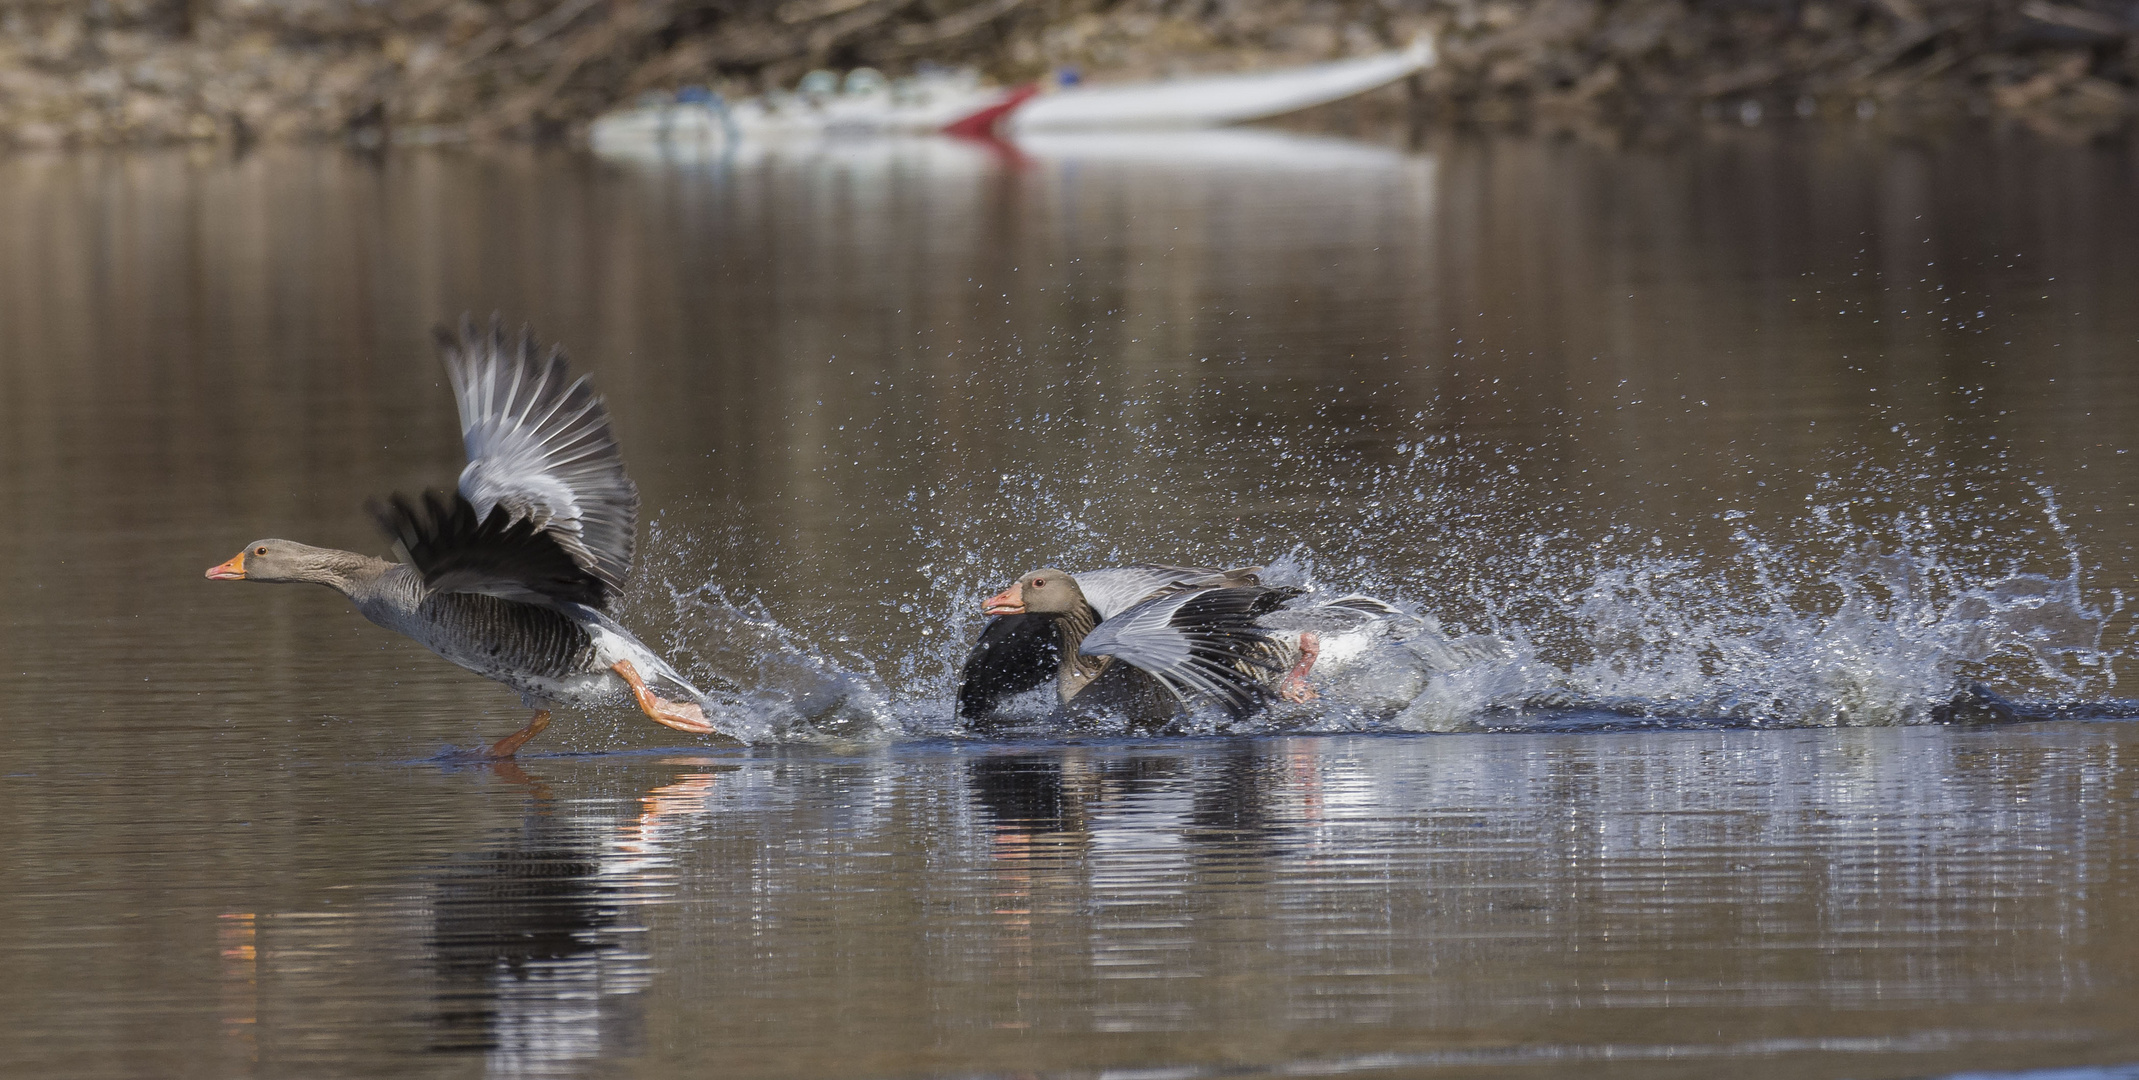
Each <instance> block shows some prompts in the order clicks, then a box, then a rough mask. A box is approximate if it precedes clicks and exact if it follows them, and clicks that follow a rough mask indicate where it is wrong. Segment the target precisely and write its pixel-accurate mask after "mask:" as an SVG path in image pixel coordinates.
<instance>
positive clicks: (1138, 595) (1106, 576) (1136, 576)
mask: <svg viewBox="0 0 2139 1080" xmlns="http://www.w3.org/2000/svg"><path fill="white" fill-rule="evenodd" d="M1261 570H1262V567H1260V566H1245V567H1241V568H1239V569H1235V570H1213V569H1210V568H1208V567H1195V566H1163V565H1160V564H1158V563H1138V564H1136V565H1134V566H1113V567H1107V568H1106V569H1103V570H1087V571H1085V572H1083V573H1081V574H1073V575H1071V576H1072V577H1075V578H1076V579H1077V589H1078V591H1080V592H1082V593H1084V600H1085V602H1086V603H1088V604H1090V605H1092V610H1093V611H1096V612H1098V613H1099V617H1100V618H1101V619H1111V618H1113V617H1114V616H1116V615H1119V614H1121V613H1122V612H1125V611H1127V610H1129V609H1130V608H1132V607H1134V606H1136V605H1137V604H1139V603H1142V602H1143V601H1145V600H1149V599H1151V598H1152V597H1154V596H1157V595H1159V594H1161V593H1169V592H1178V591H1180V590H1182V589H1189V588H1198V587H1207V586H1216V585H1253V584H1255V583H1256V577H1255V575H1256V574H1257V573H1258V572H1259V571H1261Z"/></svg>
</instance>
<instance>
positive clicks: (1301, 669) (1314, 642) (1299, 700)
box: [1277, 630, 1322, 704]
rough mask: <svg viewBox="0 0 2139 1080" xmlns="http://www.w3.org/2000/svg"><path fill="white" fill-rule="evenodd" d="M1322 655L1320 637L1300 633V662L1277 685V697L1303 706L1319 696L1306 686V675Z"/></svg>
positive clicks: (1311, 632)
mask: <svg viewBox="0 0 2139 1080" xmlns="http://www.w3.org/2000/svg"><path fill="white" fill-rule="evenodd" d="M1321 655H1322V636H1321V635H1320V634H1317V633H1315V632H1314V631H1312V630H1305V631H1302V632H1301V633H1300V661H1299V663H1296V664H1294V665H1292V670H1291V671H1288V672H1286V673H1285V681H1283V682H1281V683H1279V684H1278V690H1277V696H1279V697H1281V698H1284V699H1285V700H1286V701H1290V702H1294V703H1296V704H1305V703H1306V702H1310V701H1313V700H1315V698H1317V697H1320V696H1321V695H1319V694H1317V693H1315V688H1314V687H1312V686H1309V685H1307V673H1308V672H1310V671H1313V670H1314V668H1315V659H1316V658H1317V657H1319V656H1321Z"/></svg>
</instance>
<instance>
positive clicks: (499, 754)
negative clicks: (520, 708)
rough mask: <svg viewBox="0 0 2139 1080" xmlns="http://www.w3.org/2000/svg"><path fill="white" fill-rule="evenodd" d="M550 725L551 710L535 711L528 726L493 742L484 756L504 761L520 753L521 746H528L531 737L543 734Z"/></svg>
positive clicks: (484, 752)
mask: <svg viewBox="0 0 2139 1080" xmlns="http://www.w3.org/2000/svg"><path fill="white" fill-rule="evenodd" d="M549 726H550V711H549V710H548V709H543V710H540V711H538V712H536V713H535V715H534V718H533V719H531V720H529V721H528V722H527V726H526V727H524V728H521V729H520V730H518V731H515V732H513V733H512V734H510V735H507V736H505V737H504V738H502V739H499V740H498V741H496V742H494V743H491V744H490V748H489V749H487V750H485V751H483V756H484V757H487V758H490V759H491V760H493V761H503V760H505V759H507V758H510V757H512V756H513V755H514V754H517V753H519V752H520V748H521V747H523V746H526V745H527V741H528V740H529V739H532V738H534V737H535V736H537V735H540V734H542V729H543V728H546V727H549Z"/></svg>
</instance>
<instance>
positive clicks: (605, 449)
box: [208, 318, 715, 758]
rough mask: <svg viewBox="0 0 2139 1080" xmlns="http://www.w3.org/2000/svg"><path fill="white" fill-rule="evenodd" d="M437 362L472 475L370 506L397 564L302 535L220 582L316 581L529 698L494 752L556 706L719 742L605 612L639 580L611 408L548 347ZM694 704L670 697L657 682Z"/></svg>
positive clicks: (450, 343)
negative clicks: (618, 712) (605, 710)
mask: <svg viewBox="0 0 2139 1080" xmlns="http://www.w3.org/2000/svg"><path fill="white" fill-rule="evenodd" d="M437 336H438V346H439V352H440V354H441V355H442V357H443V358H444V360H445V364H446V373H447V375H448V377H449V378H450V379H451V380H452V383H453V396H454V398H455V400H456V401H457V402H458V403H459V405H460V421H461V438H462V441H463V442H464V444H465V445H466V447H467V451H468V466H467V468H465V469H463V470H461V474H460V484H459V490H458V491H455V492H452V493H444V492H435V491H434V492H428V493H426V494H425V495H424V496H423V497H422V498H421V499H420V500H416V499H409V498H406V497H404V496H401V495H396V496H394V497H393V498H391V499H389V500H387V501H385V502H383V503H381V502H377V501H373V502H372V503H370V504H369V509H370V510H371V513H372V516H373V518H374V519H376V520H377V521H378V523H379V526H380V528H382V529H384V530H385V532H386V534H387V535H388V536H389V537H391V538H392V539H393V543H394V548H395V551H396V552H397V553H398V554H399V555H400V556H401V559H402V561H401V562H398V563H392V562H387V561H386V560H384V559H375V558H372V557H371V556H368V555H358V554H356V553H354V552H348V551H337V550H335V549H333V548H317V547H311V546H308V545H305V544H299V543H295V542H293V541H289V540H255V541H253V542H252V543H250V544H247V545H246V546H245V550H243V551H240V552H238V553H237V555H235V556H233V557H232V558H231V559H230V560H229V561H228V562H224V563H221V564H218V565H216V566H212V567H210V568H209V569H208V577H210V578H213V579H215V580H218V581H268V582H300V581H301V582H311V583H313V584H316V585H325V586H327V587H328V588H331V589H334V590H335V591H337V592H339V593H341V594H342V595H344V596H346V597H348V598H349V599H350V600H351V601H353V602H355V604H356V608H357V611H359V612H361V613H362V614H363V616H364V617H365V618H367V619H370V620H371V621H372V622H375V623H377V624H379V625H380V626H383V627H386V628H387V629H389V630H395V631H399V632H400V633H403V634H406V635H408V636H409V637H412V638H415V639H416V640H417V641H418V642H421V643H422V644H423V645H424V646H425V647H426V648H429V649H430V650H431V651H432V652H435V653H437V654H438V655H440V656H443V657H445V658H446V659H448V660H451V661H453V662H454V663H456V664H459V665H460V666H461V667H464V668H467V669H468V670H470V671H473V672H475V673H476V674H478V675H482V676H485V677H487V678H491V679H496V680H497V681H499V682H501V683H504V684H505V685H507V686H510V687H512V688H513V689H515V690H518V691H519V692H520V695H521V697H522V699H523V700H525V701H526V702H527V704H528V706H529V707H530V708H533V709H535V710H536V712H535V715H534V718H533V719H531V720H529V721H528V723H527V726H526V727H524V728H522V729H520V730H519V731H516V732H514V733H513V734H511V735H508V736H506V737H504V738H502V739H499V740H498V741H497V742H496V743H494V744H492V745H491V746H490V747H489V749H488V754H489V756H492V757H499V758H506V757H511V756H512V755H513V754H514V753H515V752H517V751H518V750H519V749H520V747H521V746H523V745H525V744H526V743H527V741H528V740H529V739H532V738H534V737H535V736H536V735H537V734H539V733H540V732H541V731H542V729H543V728H545V727H547V726H549V722H550V712H549V710H550V708H551V707H552V706H555V705H570V706H574V707H577V708H593V707H597V706H605V705H616V704H622V703H624V702H626V701H629V702H633V703H636V704H637V705H638V707H639V709H640V710H641V711H643V712H644V713H645V714H646V715H647V717H648V718H650V719H652V720H653V721H654V722H655V723H658V724H663V725H666V726H668V727H672V728H675V729H676V730H678V731H687V732H690V733H692V734H696V735H703V734H708V733H711V732H712V731H714V730H715V729H714V727H713V725H712V724H711V723H709V722H707V720H706V714H705V709H704V705H705V704H706V703H707V698H706V696H705V695H704V694H703V693H701V692H700V691H699V690H698V689H697V688H696V687H694V686H692V685H691V684H690V683H689V682H687V681H685V680H684V678H683V676H681V675H679V674H677V673H676V671H675V669H674V668H672V667H670V666H669V665H668V663H667V662H666V661H664V660H663V659H661V657H660V656H659V655H658V654H656V653H655V652H654V651H653V650H652V649H649V648H647V647H646V645H645V644H643V643H641V642H640V641H639V639H638V638H636V637H633V636H632V635H631V632H630V631H628V630H626V629H624V628H623V627H621V626H619V625H617V624H616V622H615V621H613V620H611V619H610V618H609V617H608V616H607V615H605V614H603V613H602V610H603V609H604V608H606V607H607V606H608V605H609V603H610V602H611V601H612V600H614V599H615V598H616V596H617V594H618V593H619V592H621V591H622V590H623V586H624V581H625V579H626V578H627V577H628V576H629V575H630V573H631V555H632V548H633V545H634V543H635V540H636V536H637V528H638V514H639V489H638V488H637V487H636V486H634V485H633V484H632V482H631V478H630V477H628V476H626V475H624V460H623V457H622V455H620V454H619V453H618V451H617V445H616V440H615V438H614V437H613V436H612V435H611V434H610V430H609V410H608V409H607V408H606V407H605V406H604V405H603V404H602V399H601V398H600V397H597V396H596V395H595V393H594V390H593V388H592V387H590V386H589V385H588V384H587V380H586V379H585V378H580V379H578V380H574V379H573V378H572V374H571V368H570V365H568V364H567V363H566V361H565V356H564V350H563V349H561V348H555V347H552V348H551V349H550V350H549V351H548V352H547V353H541V352H540V351H539V350H538V349H537V347H536V344H535V339H534V338H533V336H531V335H530V334H528V333H527V332H526V331H524V330H523V331H522V332H521V334H520V337H519V339H518V340H517V341H510V342H508V341H507V340H506V337H505V334H504V331H503V329H502V328H501V326H500V325H499V323H498V321H497V320H496V319H494V318H493V319H492V320H491V324H490V329H489V331H488V332H487V333H485V332H478V331H477V330H476V328H475V325H474V324H473V323H472V322H471V321H469V320H468V319H466V318H463V319H462V320H461V329H460V333H459V335H458V336H455V335H453V334H452V333H450V332H448V331H447V330H446V329H445V328H443V327H441V328H440V329H439V330H438V332H437ZM649 681H651V682H653V683H655V684H656V685H659V686H661V688H662V689H664V690H667V691H669V692H670V693H671V694H675V695H678V696H681V697H683V698H686V699H688V700H685V701H676V700H670V699H669V698H665V697H662V696H660V695H659V694H656V693H654V692H653V690H652V689H650V688H649V687H648V685H647V684H648V682H649Z"/></svg>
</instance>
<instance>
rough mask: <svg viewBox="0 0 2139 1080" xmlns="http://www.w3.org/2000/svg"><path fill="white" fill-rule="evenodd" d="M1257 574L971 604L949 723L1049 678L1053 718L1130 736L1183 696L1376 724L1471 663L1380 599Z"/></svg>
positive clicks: (1052, 573) (1214, 573) (1174, 570)
mask: <svg viewBox="0 0 2139 1080" xmlns="http://www.w3.org/2000/svg"><path fill="white" fill-rule="evenodd" d="M1260 570H1261V568H1260V567H1246V568H1241V569H1234V570H1210V569H1193V568H1184V567H1170V566H1156V565H1143V566H1132V567H1120V568H1110V569H1105V570H1092V571H1087V572H1085V573H1082V574H1077V575H1074V576H1072V575H1070V574H1067V573H1064V572H1062V571H1060V570H1055V569H1051V568H1050V569H1045V570H1035V571H1033V572H1032V573H1029V574H1026V575H1025V576H1024V577H1022V578H1019V579H1018V581H1017V582H1016V583H1014V584H1012V585H1011V586H1010V587H1009V588H1007V589H1004V590H1003V591H1002V592H1000V593H998V594H996V595H994V596H991V597H989V598H988V600H987V601H986V603H985V604H984V605H983V606H982V609H981V610H982V612H983V613H984V614H987V615H990V616H993V618H991V619H990V620H989V622H988V624H987V625H986V626H985V627H984V628H983V629H982V631H981V634H980V639H979V640H978V641H977V642H975V644H974V646H973V649H972V651H971V652H970V653H969V654H968V655H967V657H966V661H965V665H964V667H963V669H962V670H961V672H960V685H959V689H958V714H959V715H960V716H962V717H966V718H968V719H976V720H984V719H987V718H989V717H990V716H991V715H992V714H993V713H994V712H995V711H996V708H997V706H998V705H1000V704H1001V703H1002V702H1003V701H1004V700H1006V699H1008V698H1011V697H1014V696H1016V695H1018V694H1022V693H1025V692H1026V691H1029V690H1034V689H1037V688H1038V687H1040V686H1042V685H1044V684H1045V683H1046V682H1047V681H1048V679H1049V678H1050V677H1052V678H1053V679H1054V680H1055V687H1056V695H1057V697H1058V699H1059V700H1060V701H1061V703H1062V704H1063V705H1064V706H1065V707H1069V708H1072V709H1073V710H1075V711H1079V712H1088V711H1113V712H1118V713H1123V714H1126V715H1127V716H1128V717H1129V719H1130V720H1131V721H1132V722H1133V723H1138V724H1144V725H1148V724H1152V723H1163V722H1164V721H1165V720H1167V719H1169V718H1170V717H1171V716H1172V715H1173V714H1174V713H1175V712H1176V711H1177V710H1178V709H1179V708H1180V706H1181V705H1183V704H1186V703H1187V702H1188V701H1189V700H1190V699H1191V698H1194V697H1202V698H1204V699H1207V700H1212V701H1215V702H1216V703H1218V704H1220V705H1222V706H1224V707H1225V708H1226V709H1227V710H1228V711H1229V712H1231V713H1232V714H1233V715H1234V716H1235V717H1236V718H1238V717H1241V716H1244V715H1246V714H1247V713H1249V712H1251V711H1253V710H1254V709H1256V708H1258V707H1260V706H1263V705H1267V704H1270V703H1271V702H1272V701H1273V700H1275V701H1282V702H1287V703H1291V704H1296V705H1305V704H1308V703H1311V702H1317V701H1322V702H1326V703H1328V704H1330V705H1335V706H1338V707H1341V708H1351V709H1356V710H1358V711H1360V712H1362V713H1365V714H1368V715H1371V716H1380V717H1387V716H1391V715H1394V714H1395V713H1396V712H1397V711H1399V710H1401V709H1402V708H1403V707H1404V706H1405V705H1406V704H1408V703H1410V702H1411V701H1412V699H1414V698H1416V697H1417V696H1418V695H1419V693H1420V692H1422V691H1423V690H1425V688H1426V685H1427V683H1428V681H1429V680H1430V678H1431V677H1432V674H1433V672H1434V671H1435V670H1444V669H1453V668H1456V667H1461V666H1464V665H1465V664H1467V663H1469V662H1470V661H1471V658H1470V657H1469V655H1468V654H1467V653H1463V652H1461V651H1460V650H1457V651H1451V650H1450V648H1449V647H1448V645H1447V644H1446V643H1443V642H1441V640H1440V638H1439V636H1438V635H1437V634H1435V633H1434V632H1433V631H1432V630H1431V629H1429V627H1428V626H1427V624H1426V623H1425V622H1424V621H1422V620H1419V619H1416V618H1413V617H1411V616H1409V615H1406V614H1404V613H1403V612H1401V611H1399V610H1397V609H1396V608H1395V607H1393V606H1391V605H1389V604H1387V603H1385V602H1383V601H1381V600H1377V599H1375V598H1373V597H1370V596H1362V595H1357V594H1354V595H1350V596H1343V597H1339V598H1337V599H1334V600H1318V599H1316V598H1314V597H1312V596H1308V595H1306V590H1304V589H1298V588H1289V587H1268V586H1264V585H1262V584H1261V583H1260V579H1259V576H1258V574H1259V572H1260ZM1443 653H1446V654H1448V655H1446V656H1443V655H1441V654H1443Z"/></svg>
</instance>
